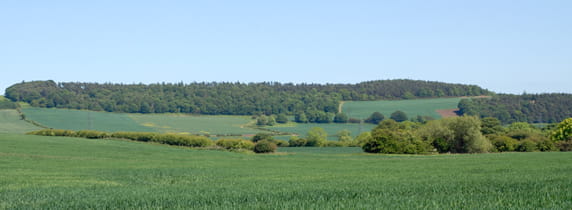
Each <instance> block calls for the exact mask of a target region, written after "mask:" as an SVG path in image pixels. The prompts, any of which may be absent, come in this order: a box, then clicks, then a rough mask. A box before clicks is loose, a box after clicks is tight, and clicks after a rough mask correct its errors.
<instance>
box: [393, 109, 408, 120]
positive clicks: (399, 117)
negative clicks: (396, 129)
mask: <svg viewBox="0 0 572 210" xmlns="http://www.w3.org/2000/svg"><path fill="white" fill-rule="evenodd" d="M390 119H392V120H395V121H396V122H403V121H407V119H408V118H407V114H405V112H402V111H399V110H397V111H395V112H393V113H391V117H390Z"/></svg>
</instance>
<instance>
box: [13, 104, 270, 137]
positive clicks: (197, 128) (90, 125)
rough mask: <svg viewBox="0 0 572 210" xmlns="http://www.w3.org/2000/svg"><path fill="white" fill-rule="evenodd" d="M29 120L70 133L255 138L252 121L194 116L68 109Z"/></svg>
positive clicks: (34, 112)
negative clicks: (227, 135) (99, 132)
mask: <svg viewBox="0 0 572 210" xmlns="http://www.w3.org/2000/svg"><path fill="white" fill-rule="evenodd" d="M23 111H24V113H25V115H26V117H27V118H28V119H31V120H34V121H36V122H39V123H40V124H42V125H45V126H48V127H51V128H58V129H69V130H99V131H149V132H163V133H192V134H255V133H257V132H260V131H258V130H254V129H249V128H242V127H241V126H242V125H244V124H247V123H248V122H249V121H250V119H249V118H248V117H242V116H191V115H182V114H146V115H143V114H124V113H107V112H93V111H83V110H68V109H43V108H25V109H24V110H23Z"/></svg>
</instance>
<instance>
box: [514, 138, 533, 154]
mask: <svg viewBox="0 0 572 210" xmlns="http://www.w3.org/2000/svg"><path fill="white" fill-rule="evenodd" d="M516 151H519V152H534V151H538V148H537V147H536V143H535V142H534V141H532V140H528V139H526V140H522V141H520V144H519V145H518V147H517V148H516Z"/></svg>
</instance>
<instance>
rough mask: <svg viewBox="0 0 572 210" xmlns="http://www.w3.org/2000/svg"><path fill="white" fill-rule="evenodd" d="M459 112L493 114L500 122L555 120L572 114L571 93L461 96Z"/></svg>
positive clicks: (550, 121) (478, 114)
mask: <svg viewBox="0 0 572 210" xmlns="http://www.w3.org/2000/svg"><path fill="white" fill-rule="evenodd" d="M459 111H460V113H461V114H466V115H474V116H479V117H482V118H485V117H494V118H497V119H499V120H500V121H501V122H502V123H504V124H510V123H513V122H528V123H556V122H560V121H562V120H564V119H566V118H569V117H572V94H564V93H546V94H523V95H510V94H499V95H495V96H493V97H491V98H473V99H463V100H461V102H459Z"/></svg>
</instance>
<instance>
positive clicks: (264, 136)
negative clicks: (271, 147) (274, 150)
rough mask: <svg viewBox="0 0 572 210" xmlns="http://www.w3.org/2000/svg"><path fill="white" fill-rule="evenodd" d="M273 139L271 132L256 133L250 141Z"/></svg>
mask: <svg viewBox="0 0 572 210" xmlns="http://www.w3.org/2000/svg"><path fill="white" fill-rule="evenodd" d="M273 139H274V137H272V134H269V133H257V134H256V135H254V136H253V137H252V142H255V143H256V142H258V141H262V140H268V141H272V140H273Z"/></svg>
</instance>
